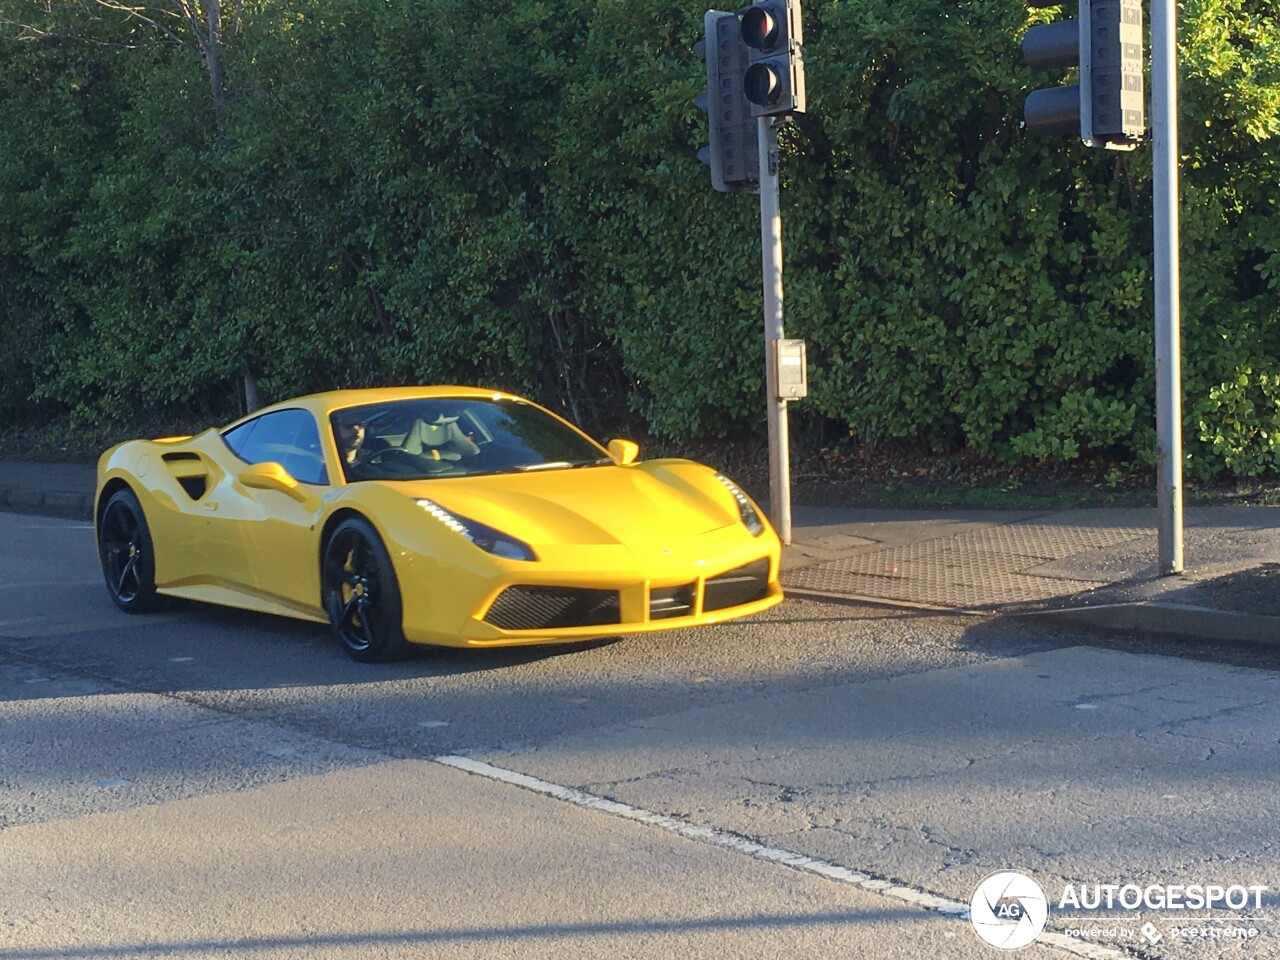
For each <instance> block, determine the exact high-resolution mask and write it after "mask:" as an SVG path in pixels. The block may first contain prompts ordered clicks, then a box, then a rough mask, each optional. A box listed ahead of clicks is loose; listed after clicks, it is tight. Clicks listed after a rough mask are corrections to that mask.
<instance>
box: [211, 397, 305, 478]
mask: <svg viewBox="0 0 1280 960" xmlns="http://www.w3.org/2000/svg"><path fill="white" fill-rule="evenodd" d="M222 439H223V440H224V441H226V444H227V446H229V447H230V448H231V450H232V452H233V453H235V455H236V456H237V457H239V458H240V459H241V460H243V461H245V462H246V463H266V462H267V461H272V460H274V461H275V462H276V463H278V464H280V466H282V467H284V468H285V469H286V470H288V471H289V472H290V473H291V474H293V476H294V477H295V478H297V479H298V480H301V481H302V482H303V483H316V484H327V483H328V482H329V472H328V471H327V470H326V469H325V466H324V452H323V449H322V448H321V446H320V432H319V431H318V430H317V429H316V421H315V418H314V417H313V416H311V414H309V413H308V412H307V411H305V410H280V411H278V412H276V413H268V414H266V415H265V416H262V417H259V418H258V419H257V420H254V421H251V422H250V423H246V424H244V425H242V426H239V427H236V429H234V430H231V431H229V432H228V433H225V434H223V436H222Z"/></svg>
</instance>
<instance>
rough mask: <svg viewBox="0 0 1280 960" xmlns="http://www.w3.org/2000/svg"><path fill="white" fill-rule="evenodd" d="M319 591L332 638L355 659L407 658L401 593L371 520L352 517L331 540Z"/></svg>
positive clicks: (368, 661)
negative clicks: (321, 593) (322, 597)
mask: <svg viewBox="0 0 1280 960" xmlns="http://www.w3.org/2000/svg"><path fill="white" fill-rule="evenodd" d="M321 589H322V590H323V591H324V608H325V610H326V612H327V613H328V614H329V623H330V625H331V626H332V627H333V634H334V636H335V637H337V639H338V643H340V644H342V648H343V649H344V650H346V651H347V653H348V654H349V655H350V656H351V657H353V658H354V659H356V660H359V661H361V662H362V663H374V662H377V661H381V660H395V659H398V658H400V657H402V656H404V655H405V653H406V652H407V649H408V643H407V642H406V641H405V639H404V628H403V626H402V622H401V605H400V588H399V586H398V585H397V583H396V575H395V570H394V569H392V566H391V557H390V556H389V555H388V554H387V550H386V547H384V546H383V545H382V538H381V537H379V536H378V532H377V531H376V530H374V529H373V527H372V525H370V524H369V522H368V521H366V520H363V519H360V518H358V517H352V518H351V519H349V520H344V521H342V523H340V524H338V527H337V529H335V530H334V531H333V533H332V534H331V535H330V537H329V541H328V543H326V544H325V549H324V559H323V561H322V563H321Z"/></svg>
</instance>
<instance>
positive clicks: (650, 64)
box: [0, 0, 1280, 476]
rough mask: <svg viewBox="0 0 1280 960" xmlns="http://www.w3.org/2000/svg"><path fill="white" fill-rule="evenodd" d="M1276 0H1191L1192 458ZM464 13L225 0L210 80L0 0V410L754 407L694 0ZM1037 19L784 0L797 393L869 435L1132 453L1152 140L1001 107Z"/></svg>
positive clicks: (1253, 323)
mask: <svg viewBox="0 0 1280 960" xmlns="http://www.w3.org/2000/svg"><path fill="white" fill-rule="evenodd" d="M1270 6H1271V5H1270V4H1269V3H1267V2H1263V0H1186V2H1185V3H1184V4H1183V5H1182V8H1183V9H1182V51H1181V56H1182V65H1183V66H1182V77H1181V94H1182V98H1183V99H1182V123H1183V136H1182V152H1183V176H1184V180H1183V191H1182V196H1183V204H1182V227H1183V257H1184V258H1183V272H1182V276H1183V324H1184V327H1183V341H1184V368H1183V369H1184V385H1185V400H1184V409H1185V413H1186V423H1185V435H1186V439H1187V443H1188V469H1189V470H1190V471H1191V473H1192V474H1193V475H1196V476H1210V475H1213V474H1216V473H1219V472H1222V471H1232V472H1236V473H1241V474H1257V473H1265V472H1274V471H1276V470H1277V468H1280V459H1278V456H1280V454H1278V452H1277V449H1278V448H1277V442H1278V441H1277V440H1276V437H1277V435H1278V431H1280V423H1277V419H1278V417H1280V413H1278V412H1277V411H1278V407H1277V395H1278V394H1280V386H1278V383H1280V324H1277V322H1276V321H1277V319H1278V317H1277V313H1278V308H1277V302H1278V301H1277V294H1278V293H1280V216H1277V209H1276V207H1277V201H1278V191H1277V187H1276V184H1277V182H1280V179H1278V178H1277V159H1278V151H1277V144H1278V143H1280V49H1277V46H1278V43H1280V24H1278V23H1277V20H1276V18H1275V17H1274V16H1272V15H1271V12H1269V11H1270ZM33 11H34V12H33ZM475 11H476V8H475V5H474V4H470V3H467V2H465V0H416V2H409V0H390V2H387V3H379V4H371V3H368V2H366V0H325V2H320V0H256V2H253V3H248V4H246V6H245V9H244V10H243V21H242V26H241V30H240V32H239V33H238V34H237V35H235V36H230V35H229V36H228V38H227V40H226V43H225V48H224V60H225V64H226V68H227V70H226V91H225V92H226V97H225V103H224V104H222V105H220V106H218V107H215V104H214V102H213V98H211V96H210V84H209V80H208V77H207V76H206V75H205V73H204V66H203V64H202V62H201V59H200V58H199V56H197V55H194V54H193V52H192V51H191V50H189V49H185V48H183V47H181V46H178V45H175V44H173V43H169V42H165V41H164V39H163V38H162V37H160V36H159V35H157V34H154V33H153V32H151V31H150V29H149V28H148V27H147V26H146V25H145V24H143V23H140V22H139V21H138V20H136V19H127V18H123V19H122V18H121V17H120V16H119V15H117V14H115V13H113V12H112V11H109V10H107V9H105V8H102V7H99V6H97V5H96V4H95V3H94V2H93V0H64V2H61V3H57V2H55V3H53V4H51V5H47V6H37V5H33V4H30V3H29V2H28V0H0V24H3V25H2V26H0V48H3V52H4V54H5V56H4V57H3V58H0V109H2V110H3V115H4V116H5V117H6V118H7V122H6V124H4V125H3V126H2V127H0V189H3V191H4V195H5V197H6V198H7V202H6V204H4V205H3V206H0V306H2V308H3V310H4V311H5V318H6V320H7V321H8V322H7V324H6V336H5V337H4V338H0V365H2V369H3V370H4V378H3V381H0V411H3V412H4V413H5V414H6V415H8V416H11V417H17V416H27V415H30V413H31V410H32V405H33V404H36V403H39V404H42V405H43V406H44V408H45V409H46V410H50V409H61V410H71V411H74V412H75V413H76V414H77V415H78V416H79V417H80V418H81V419H82V420H95V419H101V418H104V417H107V416H110V413H111V411H116V410H124V409H137V408H139V407H147V406H169V407H174V406H178V407H186V408H195V407H217V406H219V405H225V404H226V402H227V399H228V398H229V397H230V396H232V395H233V391H234V390H235V389H236V384H237V383H238V381H239V378H241V377H242V376H244V375H246V374H252V375H253V376H254V377H255V378H257V380H258V382H259V383H260V384H261V386H262V389H263V392H264V394H265V395H266V396H267V398H275V397H282V396H286V395H289V394H292V393H295V392H299V391H305V390H312V389H323V388H329V387H333V386H339V385H362V384H372V383H385V382H405V381H464V382H483V383H488V384H492V385H495V386H504V387H508V388H511V389H518V390H524V391H529V392H532V393H533V394H535V395H536V396H538V397H539V398H540V399H542V400H543V401H545V402H548V403H550V404H552V405H553V406H556V407H559V408H562V409H565V410H566V411H568V412H569V413H570V414H571V415H572V416H574V417H575V418H576V419H578V420H580V421H583V422H585V423H587V424H588V425H589V426H593V427H596V428H601V427H605V426H608V427H616V426H619V425H621V422H622V421H624V420H626V419H627V418H628V417H630V418H631V419H632V423H633V425H636V421H640V422H642V423H643V425H644V426H645V427H647V428H648V429H649V430H650V431H651V432H654V433H657V434H659V435H665V436H669V437H675V438H679V437H690V436H709V435H726V434H729V433H733V432H735V431H743V430H754V429H758V424H759V421H761V420H762V419H763V416H762V413H763V408H764V404H763V400H762V389H763V385H762V380H763V363H762V360H763V343H762V333H761V320H760V307H759V301H760V292H759V276H760V273H759V262H760V260H759V257H760V248H759V240H758V237H759V231H758V218H757V207H756V205H755V202H754V198H752V197H749V196H725V195H720V194H716V193H714V192H713V191H712V190H711V189H710V186H709V182H708V177H707V174H706V170H705V168H703V167H702V166H701V165H699V164H698V163H697V161H696V160H695V159H694V151H695V149H696V147H697V146H698V144H699V143H700V142H701V141H702V140H703V139H704V132H703V131H704V125H705V121H704V119H703V117H702V115H701V114H699V113H698V112H697V111H696V109H695V108H694V106H693V102H692V101H693V97H694V95H695V94H696V93H697V92H698V91H699V90H700V89H701V87H702V86H703V79H702V75H701V73H702V71H701V64H700V62H699V61H697V60H696V58H695V57H694V56H693V54H692V52H691V50H690V44H691V42H692V41H693V40H694V39H695V38H696V37H697V36H698V34H699V33H700V32H701V16H702V10H700V9H695V8H693V7H689V6H687V5H686V6H684V7H682V8H680V9H677V10H672V9H671V8H670V5H669V4H660V3H658V2H656V0H628V2H626V3H623V2H620V0H534V2H515V0H495V2H494V3H493V4H489V5H487V6H486V8H485V15H484V16H483V17H478V16H477V15H476V12H475ZM1048 16H1050V14H1049V13H1046V12H1039V11H1037V12H1028V10H1027V8H1026V6H1025V4H1024V3H1022V2H1019V0H962V2H959V3H955V2H951V3H941V2H939V0H841V2H836V0H831V2H828V3H821V4H820V3H816V2H811V3H809V4H807V5H806V18H807V19H806V62H807V65H808V70H809V88H810V94H811V97H810V112H809V114H808V115H807V116H804V117H802V118H799V121H798V122H797V123H795V124H793V125H792V126H790V127H788V128H786V129H785V130H784V131H783V149H784V164H783V175H784V183H783V215H784V239H785V243H786V253H787V275H786V292H787V328H788V333H789V334H790V335H792V336H803V337H805V338H807V339H808V341H809V344H810V357H811V371H810V372H811V381H812V395H811V397H810V399H809V400H808V401H806V402H805V403H804V404H803V405H802V406H801V407H800V408H799V410H801V411H805V412H806V414H807V415H808V416H809V417H810V418H815V417H820V418H823V419H825V420H826V421H827V423H828V424H830V425H835V428H836V429H837V430H839V431H840V432H844V433H847V434H848V435H849V436H850V437H852V438H854V439H855V440H857V441H860V442H864V443H873V444H874V443H907V444H913V445H921V446H927V447H929V448H932V449H935V450H939V451H943V450H956V449H960V448H967V449H969V450H972V451H974V452H975V453H977V454H981V455H984V456H994V457H1003V458H1007V459H1016V458H1031V459H1038V460H1049V461H1067V460H1072V459H1074V458H1076V457H1080V456H1083V455H1085V454H1089V455H1091V456H1093V455H1097V454H1099V453H1101V454H1103V455H1104V456H1107V457H1110V458H1111V459H1113V460H1115V461H1120V462H1128V461H1135V462H1151V461H1152V460H1153V457H1154V454H1153V448H1154V430H1153V420H1154V399H1153V398H1154V369H1153V367H1154V362H1153V346H1152V343H1153V339H1152V329H1151V328H1152V295H1151V273H1150V267H1149V264H1150V246H1151V241H1150V238H1151V221H1150V210H1151V178H1150V158H1149V153H1148V151H1147V150H1144V149H1140V150H1138V151H1136V152H1135V153H1133V154H1127V155H1117V154H1113V153H1109V152H1104V151H1091V150H1088V149H1087V148H1085V147H1083V146H1082V145H1080V144H1079V143H1074V142H1068V141H1067V140H1065V139H1064V140H1061V141H1042V140H1035V139H1032V138H1029V137H1028V136H1026V135H1025V133H1024V132H1023V131H1021V130H1020V125H1019V121H1018V119H1017V118H1018V117H1019V116H1020V112H1021V104H1022V101H1023V99H1024V98H1025V94H1026V92H1027V90H1028V89H1030V88H1032V87H1035V86H1039V85H1045V84H1048V83H1050V82H1052V79H1051V78H1049V77H1046V76H1043V75H1036V76H1033V74H1032V72H1031V71H1029V70H1027V69H1026V68H1024V67H1023V66H1021V63H1020V57H1019V52H1018V42H1019V38H1020V36H1021V34H1022V32H1023V30H1024V29H1025V27H1026V25H1027V23H1028V22H1029V21H1030V20H1031V19H1035V18H1040V19H1044V18H1047V17H1048ZM31 17H39V18H40V22H39V23H35V24H30V23H29V24H27V26H25V27H23V26H19V25H16V24H19V23H21V22H22V21H23V19H24V18H28V19H29V18H31ZM104 41H105V42H104ZM10 120H11V122H9V121H10Z"/></svg>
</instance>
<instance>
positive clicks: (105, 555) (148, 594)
mask: <svg viewBox="0 0 1280 960" xmlns="http://www.w3.org/2000/svg"><path fill="white" fill-rule="evenodd" d="M98 561H99V563H101V564H102V575H103V577H104V578H105V580H106V582H107V592H108V593H109V594H111V599H112V601H113V602H114V603H115V605H116V606H117V607H119V608H120V609H121V610H123V611H124V612H125V613H149V612H150V611H152V610H157V609H159V608H160V607H161V606H163V605H164V601H163V598H162V597H161V596H160V595H159V594H157V593H156V555H155V547H154V545H153V543H152V540H151V530H150V528H148V526H147V517H146V514H144V513H143V512H142V504H140V503H139V502H138V498H137V497H136V496H135V495H134V493H133V491H132V490H127V489H126V490H117V491H116V492H115V493H114V494H112V495H111V499H110V500H108V501H107V505H106V506H105V507H103V508H102V515H101V517H100V518H99V520H98Z"/></svg>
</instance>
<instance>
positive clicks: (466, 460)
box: [95, 387, 782, 660]
mask: <svg viewBox="0 0 1280 960" xmlns="http://www.w3.org/2000/svg"><path fill="white" fill-rule="evenodd" d="M636 454H637V448H636V445H635V444H633V443H630V442H629V441H626V440H614V441H612V442H611V443H610V444H609V446H608V448H607V449H606V448H604V447H601V446H600V445H599V444H597V443H596V442H595V441H593V440H591V439H590V438H589V437H587V436H586V435H585V434H583V433H582V432H581V431H579V430H578V429H576V428H575V427H573V426H572V425H570V424H569V423H568V422H566V421H565V420H562V419H561V418H559V417H557V416H555V415H554V414H552V413H550V412H549V411H547V410H544V409H543V408H541V407H539V406H537V405H536V404H533V403H530V402H528V401H526V400H522V399H520V398H519V397H514V396H511V395H509V394H505V393H495V392H493V391H491V390H479V389H473V388H466V387H433V388H427V387H424V388H399V387H397V388H386V389H378V390H343V391H336V392H332V393H323V394H317V395H315V396H310V397H302V398H300V399H297V400H289V401H286V402H284V403H278V404H276V405H274V406H271V407H268V408H266V409H264V410H260V411H258V412H257V413H254V414H253V415H251V416H249V417H246V418H244V419H243V420H239V421H237V422H235V423H233V424H231V425H230V426H229V427H226V428H224V429H220V430H219V429H211V430H206V431H205V432H204V433H201V434H199V435H197V436H194V437H166V438H164V439H160V440H131V441H129V442H127V443H122V444H119V445H118V446H115V447H112V448H111V449H110V450H108V451H107V452H106V453H104V454H103V455H102V458H101V460H100V461H99V463H98V491H97V499H96V509H95V517H96V526H97V539H98V554H99V557H100V558H101V561H102V570H103V574H104V575H105V577H106V581H107V588H108V590H109V591H110V593H111V597H112V599H113V600H114V601H115V603H116V606H118V607H119V608H120V609H122V610H125V611H127V612H130V613H133V612H142V611H145V610H148V609H152V608H153V607H155V606H156V605H157V604H159V603H160V602H161V598H162V596H173V597H186V598H189V599H193V600H204V601H208V602H211V603H220V604H225V605H228V606H233V607H243V608H245V609H248V610H259V611H264V612H268V613H276V614H283V615H285V616H290V617H298V618H301V619H304V620H315V621H319V622H326V621H327V622H328V623H329V624H330V625H331V626H332V628H333V632H334V635H335V636H336V637H337V638H338V640H339V642H340V643H341V644H342V645H343V647H344V648H345V649H346V650H347V652H348V653H350V654H351V656H353V657H355V658H356V659H357V660H387V659H391V658H394V657H396V656H398V655H400V654H402V653H404V651H405V650H406V649H407V646H408V644H416V643H421V644H443V645H448V646H474V647H484V646H503V645H510V644H525V643H560V642H564V641H571V640H587V639H594V638H599V637H607V636H616V635H623V634H630V633H641V632H647V631H653V630H667V629H672V628H676V627H688V626H693V625H697V624H707V623H716V622H719V621H722V620H729V619H732V618H734V617H741V616H745V615H747V614H752V613H758V612H759V611H761V610H766V609H768V608H769V607H772V606H774V605H775V604H777V603H778V602H779V601H781V600H782V589H781V587H780V586H779V584H778V559H779V553H780V544H779V541H778V537H777V535H776V534H775V533H774V532H773V529H772V528H771V527H770V526H769V523H768V521H767V520H765V518H764V516H763V515H762V514H761V512H760V510H759V509H758V508H757V507H756V505H755V504H754V503H753V502H752V501H751V500H750V498H748V497H747V495H746V494H744V493H743V492H742V490H740V489H739V488H738V487H737V485H735V484H734V483H733V481H731V480H729V479H728V478H727V477H724V476H722V475H720V474H718V473H716V472H715V471H714V470H712V469H711V468H710V467H705V466H702V465H701V464H697V463H693V462H692V461H689V460H650V461H644V462H639V461H637V460H636Z"/></svg>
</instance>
